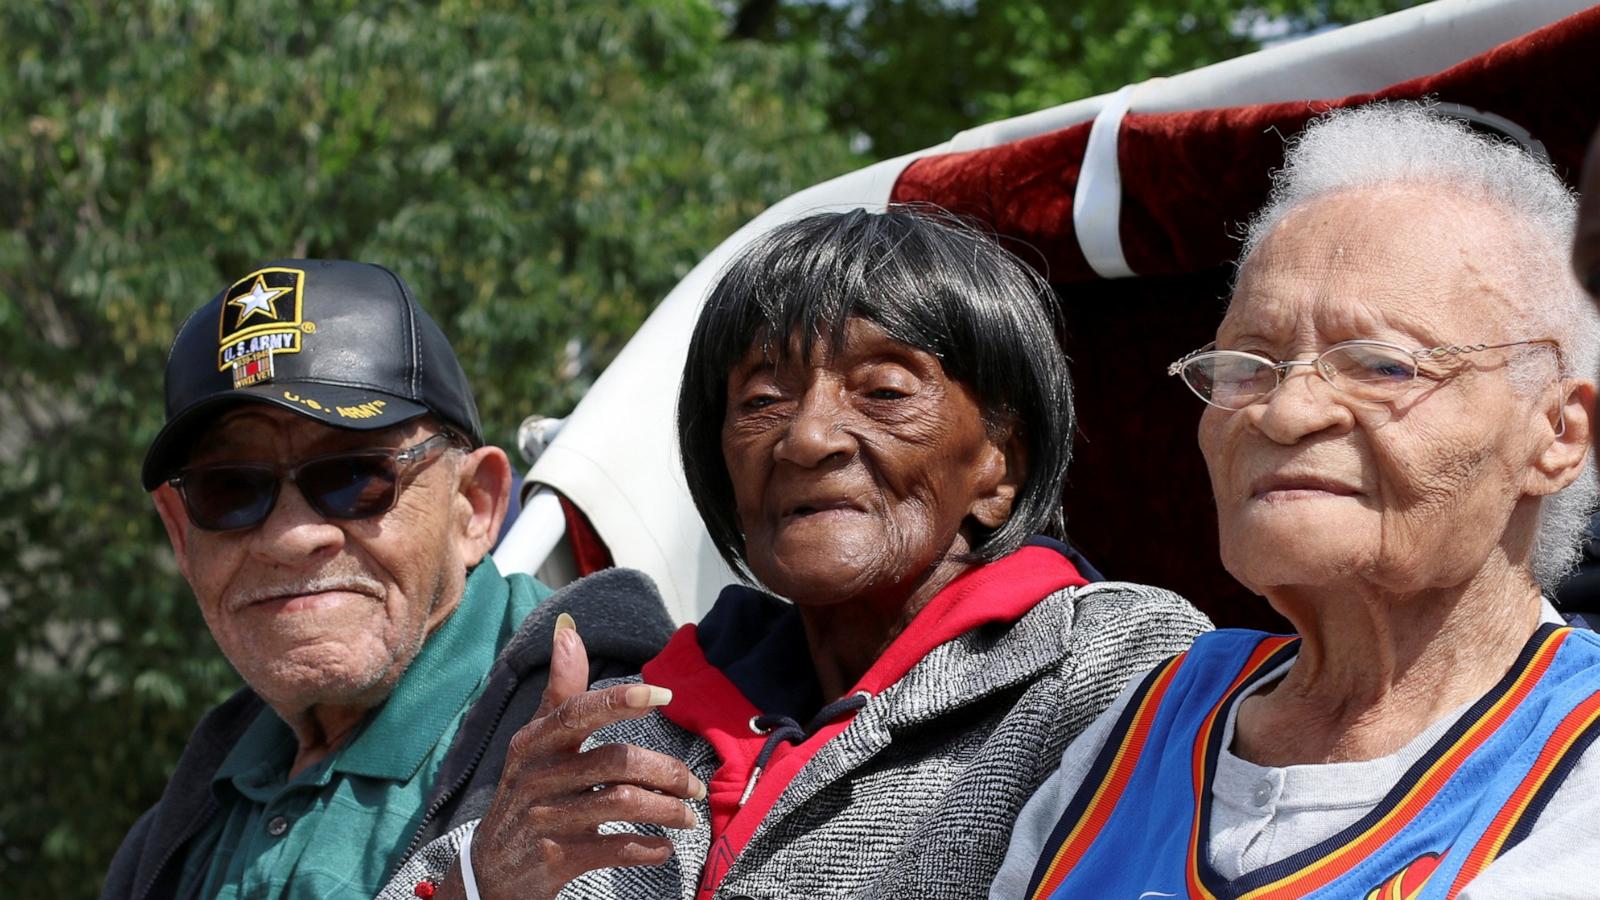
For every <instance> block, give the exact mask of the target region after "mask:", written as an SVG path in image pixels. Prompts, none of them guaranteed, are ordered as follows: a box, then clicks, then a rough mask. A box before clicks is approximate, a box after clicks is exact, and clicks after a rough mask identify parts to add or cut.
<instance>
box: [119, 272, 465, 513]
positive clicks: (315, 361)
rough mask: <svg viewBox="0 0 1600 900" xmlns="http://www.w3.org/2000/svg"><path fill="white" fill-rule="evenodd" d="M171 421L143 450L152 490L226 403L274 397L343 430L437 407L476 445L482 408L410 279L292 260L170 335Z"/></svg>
mask: <svg viewBox="0 0 1600 900" xmlns="http://www.w3.org/2000/svg"><path fill="white" fill-rule="evenodd" d="M166 376H167V378H166V412H167V422H166V425H165V426H164V427H163V428H162V429H161V432H160V433H159V434H157V435H156V439H155V441H154V442H153V443H151V445H150V450H149V452H148V453H146V454H145V459H144V472H143V476H142V478H143V481H144V487H145V490H154V489H155V488H156V486H157V485H159V484H161V482H163V481H165V480H166V479H167V478H169V477H171V476H172V475H173V474H174V473H175V472H176V470H177V469H178V468H179V467H181V466H182V465H183V463H184V462H185V461H186V459H187V454H188V450H189V448H190V446H191V442H192V440H193V439H194V437H195V436H196V434H197V433H198V432H199V431H200V430H201V429H202V428H204V426H205V425H206V424H208V423H209V422H210V421H211V420H212V419H213V418H214V417H215V416H216V415H218V414H220V413H221V412H223V411H224V410H225V409H226V408H227V407H228V406H230V405H231V404H234V403H240V402H255V403H270V404H273V405H275V406H279V407H282V408H284V409H287V410H290V411H292V412H295V413H298V414H300V415H303V416H306V417H308V418H311V419H315V420H317V421H319V422H322V423H324V424H327V425H331V426H333V427H335V428H350V429H356V430H364V431H367V430H376V429H380V428H388V427H390V426H393V425H398V424H400V423H402V422H406V421H409V420H411V419H414V418H416V417H418V416H421V415H425V414H429V413H431V414H433V415H435V416H437V417H438V418H439V419H440V420H441V421H443V422H444V423H445V424H447V425H449V426H451V427H452V428H454V429H455V430H457V431H459V432H460V433H461V434H462V436H463V437H465V438H467V439H468V440H469V441H471V442H472V444H473V446H479V445H481V444H482V443H483V427H482V425H481V424H479V421H478V408H477V404H476V403H475V402H474V401H473V399H472V390H471V388H470V387H468V385H467V377H466V373H464V372H463V371H462V370H461V364H460V362H459V361H457V360H456V355H455V351H453V350H451V349H450V343H449V341H447V340H445V336H444V333H443V332H441V331H440V330H439V326H438V325H436V324H434V321H433V319H431V318H429V317H428V314H427V313H426V312H424V311H423V309H422V307H421V306H419V305H418V304H417V300H416V298H415V297H414V296H412V294H411V289H410V288H408V287H407V286H406V284H405V282H403V281H401V280H400V278H399V276H397V275H395V274H394V273H393V272H391V271H389V270H388V269H385V268H383V267H382V266H374V265H369V264H367V263H357V262H345V261H342V260H312V259H289V260H280V261H276V262H270V263H267V264H265V265H263V266H261V267H260V268H258V269H256V270H255V271H253V272H251V273H249V274H248V275H245V276H244V277H243V278H240V279H239V280H237V281H235V282H234V283H233V284H231V285H229V286H228V287H227V288H226V289H225V290H223V291H222V292H221V293H220V294H218V295H217V296H215V297H213V298H211V302H209V303H207V304H206V305H205V306H202V307H201V308H200V309H198V310H197V311H195V313H194V314H193V315H191V316H190V317H189V318H188V320H187V321H185V322H184V323H183V327H182V328H180V329H179V331H178V337H177V339H176V340H174V341H173V342H172V352H171V354H170V355H169V356H168V357H167V372H166Z"/></svg>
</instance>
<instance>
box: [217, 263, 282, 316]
mask: <svg viewBox="0 0 1600 900" xmlns="http://www.w3.org/2000/svg"><path fill="white" fill-rule="evenodd" d="M289 290H290V289H289V288H286V287H281V288H275V287H267V277H266V276H265V275H257V276H256V283H255V284H253V285H251V286H250V292H249V293H246V294H240V295H239V296H237V297H235V298H233V299H232V300H229V301H228V305H229V306H237V307H239V324H240V325H243V324H244V321H245V320H246V319H248V318H250V317H251V316H253V315H255V314H256V313H260V314H262V315H264V316H266V317H267V318H269V319H276V318H277V317H278V307H277V306H275V305H274V301H276V300H277V299H278V298H279V297H281V296H283V295H284V294H287V293H289Z"/></svg>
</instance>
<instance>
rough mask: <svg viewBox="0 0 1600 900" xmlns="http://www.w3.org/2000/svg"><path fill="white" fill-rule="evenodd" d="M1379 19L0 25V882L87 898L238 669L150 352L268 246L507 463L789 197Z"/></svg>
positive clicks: (43, 8)
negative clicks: (382, 328) (400, 298)
mask: <svg viewBox="0 0 1600 900" xmlns="http://www.w3.org/2000/svg"><path fill="white" fill-rule="evenodd" d="M1402 5H1408V4H1407V3H1406V2H1404V0H1327V2H1314V0H1263V2H1260V3H1252V4H1241V3H1237V2H1229V0H1191V2H1176V0H1101V2H1096V3H1092V4H1091V3H1079V4H1071V5H1068V4H1035V3H1026V2H1021V0H1002V2H984V0H971V2H959V0H862V2H844V0H825V2H801V0H797V2H778V0H747V2H743V3H731V2H723V3H714V2H709V0H678V2H667V0H632V2H628V0H569V2H561V0H527V2H511V0H442V2H438V3H422V2H408V0H391V2H367V3H357V2H353V0H318V2H309V0H188V2H180V0H140V2H134V0H39V2H27V3H8V4H4V5H3V6H0V685H4V699H3V702H4V707H3V708H0V878H4V879H6V883H8V884H11V885H12V886H13V890H21V891H22V892H23V894H24V895H26V896H49V897H55V898H80V897H92V896H94V895H95V893H96V891H97V889H98V884H99V881H100V878H101V875H102V873H103V872H104V869H105V866H106V864H107V863H108V862H109V860H110V856H111V854H112V852H113V850H114V849H115V847H116V845H117V843H118V841H119V840H120V838H121V836H122V834H123V833H124V832H125V831H126V829H127V828H128V827H129V825H130V824H131V823H132V821H133V820H134V818H136V817H137V815H138V814H139V812H141V811H142V810H143V809H144V808H146V807H147V806H149V805H150V804H151V803H153V802H154V801H155V799H156V797H157V796H159V793H160V790H161V787H162V785H163V784H164V783H165V780H166V777H167V775H168V773H169V772H170V768H171V766H172V765H173V763H174V762H175V761H176V759H177V756H178V753H179V751H180V750H181V748H182V746H183V742H184V741H185V739H186V738H187V736H188V733H189V730H190V729H191V728H192V727H193V724H194V722H195V721H196V720H197V719H198V717H199V715H200V713H201V712H202V711H203V710H204V709H205V708H206V707H207V706H209V705H210V704H212V703H215V702H216V701H218V700H219V699H221V698H222V697H224V696H226V695H227V694H228V693H229V692H230V691H231V690H233V689H234V688H235V687H237V678H236V676H235V675H234V674H233V673H232V670H231V669H230V668H229V667H228V665H227V663H226V662H225V661H224V660H223V659H222V658H221V657H220V656H219V655H218V654H217V652H216V650H215V647H214V645H213V644H212V642H211V640H210V638H209V636H208V635H207V634H206V631H205V628H204V626H203V624H202V623H201V621H200V617H199V615H198V613H197V612H196V610H195V608H194V605H193V601H192V599H191V597H190V595H189V592H188V590H187V588H186V587H185V586H184V585H183V584H182V582H181V581H180V580H179V579H178V577H177V573H176V571H175V569H174V567H173V565H172V562H171V558H170V554H169V551H168V549H167V546H166V542H165V538H164V535H163V534H162V533H161V529H160V526H159V524H158V522H157V520H156V517H155V516H154V515H153V514H152V511H151V509H150V506H149V501H148V499H147V498H146V497H145V496H144V495H143V491H141V490H140V488H139V482H138V469H139V463H140V460H141V458H142V455H143V452H144V448H145V446H146V445H147V444H148V442H149V440H150V438H151V437H152V436H153V434H154V432H155V430H156V429H157V428H158V427H159V425H160V422H161V415H162V412H161V410H162V399H161V398H162V392H161V378H162V367H163V363H164V359H165V351H166V347H167V344H168V342H169V341H170V340H171V336H172V334H173V333H174V331H175V330H176V328H177V326H178V324H179V323H180V322H181V321H182V318H183V316H184V315H185V314H186V313H187V312H188V311H189V310H191V309H193V308H195V307H197V306H199V305H200V304H201V303H203V302H204V301H205V300H207V299H208V298H209V297H210V296H211V295H212V294H214V293H215V292H216V291H218V290H220V289H221V288H223V287H224V286H225V285H226V284H228V283H229V282H231V281H232V280H233V279H235V278H237V277H239V276H240V275H242V274H244V273H245V272H247V271H249V270H250V269H251V267H252V266H253V265H254V264H256V263H258V262H261V261H264V260H267V259H272V258H277V257H284V256H313V257H347V258H355V259H362V260H367V261H372V262H378V263H382V264H384V265H387V266H390V267H391V268H393V269H395V270H396V271H397V272H399V273H400V274H401V276H402V277H404V278H405V279H406V280H407V281H408V282H410V284H411V285H412V287H413V289H414V290H415V292H416V293H417V295H418V297H419V298H421V300H422V302H423V304H424V305H425V306H427V307H428V309H429V310H430V311H431V312H432V313H433V315H434V316H435V318H436V319H437V320H438V321H439V322H440V324H441V325H442V326H443V328H444V330H445V332H446V333H447V334H449V335H450V336H451V337H452V339H453V341H454V343H455V346H456V349H457V352H458V353H459V355H460V357H461V359H462V362H463V364H464V365H465V366H466V368H467V371H468V374H469V376H470V377H471V378H472V381H473V383H474V385H475V386H476V389H477V392H478V401H479V405H480V408H481V410H482V413H483V417H484V421H485V425H486V428H487V430H488V433H489V436H490V439H491V440H493V441H496V442H499V443H502V444H506V445H510V444H512V442H513V435H514V432H515V428H516V425H517V423H518V422H520V421H521V419H522V418H523V417H524V416H525V415H528V414H530V413H534V412H539V413H544V414H549V415H562V414H565V413H566V412H567V411H568V410H569V409H570V408H571V406H572V405H573V404H574V403H575V402H576V401H577V399H578V398H579V397H580V396H581V394H582V391H583V389H584V387H585V386H586V385H587V384H588V383H589V380H590V379H592V377H593V375H594V374H595V372H597V371H598V370H599V369H601V368H603V366H604V364H605V363H606V361H608V360H609V359H610V358H611V357H612V356H614V355H615V353H616V352H617V350H618V349H620V347H621V346H622V344H623V343H624V342H625V341H626V340H627V338H628V336H629V335H630V334H632V332H633V330H634V329H635V328H636V327H637V326H638V325H639V323H640V322H641V321H642V320H643V318H644V316H645V315H646V314H647V313H648V312H649V310H650V308H651V306H652V305H653V304H654V303H655V302H656V301H657V300H659V299H660V298H661V297H662V296H664V295H665V294H666V292H667V291H668V289H670V288H671V286H672V285H673V284H674V283H675V282H676V281H677V280H678V279H679V278H680V277H681V276H682V275H683V274H685V273H686V272H687V271H688V269H689V268H690V267H691V266H692V265H693V264H694V263H695V262H696V261H697V260H698V259H699V258H700V257H701V256H702V255H703V254H704V253H705V252H707V251H708V250H709V249H711V248H712V247H713V246H715V245H716V243H717V242H718V241H719V240H721V238H723V237H724V236H726V235H727V234H729V233H730V232H732V231H733V230H734V229H735V228H736V227H738V226H739V225H741V224H743V223H744V222H745V221H747V220H748V219H749V218H750V217H752V216H753V215H755V214H756V213H757V212H759V211H760V210H761V209H762V208H763V207H764V206H766V205H767V204H768V203H770V202H772V201H774V200H776V199H778V198H781V197H783V196H785V195H787V194H789V193H792V192H794V191H796V190H798V189H800V188H802V187H805V186H807V185H810V184H813V183H816V182H818V181H821V180H823V179H825V178H827V177H830V176H832V175H836V174H839V173H841V172H844V171H848V170H850V169H852V168H855V167H858V166H860V165H863V164H865V163H867V162H870V161H871V160H872V159H876V158H882V157H886V156H890V155H895V154H898V153H901V152H905V151H908V150H913V149H917V148H919V147H921V146H924V145H928V144H933V143H937V142H938V141H941V140H943V139H945V138H947V137H949V136H950V135H952V134H954V133H955V132H956V131H959V130H961V129H963V128H967V127H970V126H972V125H975V124H978V123H980V122H982V121H986V120H989V119H993V118H998V117H1003V116H1007V115H1012V114H1016V113H1020V112H1026V111H1030V110H1033V109H1037V108H1041V107H1045V106H1049V105H1053V104H1056V103H1061V102H1065V101H1068V100H1072V99H1076V98H1077V97H1080V96H1083V95H1086V94H1092V93H1097V92H1100V91H1105V90H1111V89H1115V88H1116V87H1119V86H1120V85H1121V84H1123V83H1124V82H1127V81H1133V80H1139V79H1142V78H1145V77H1148V76H1150V75H1153V74H1167V73H1173V72H1179V71H1183V70H1186V69H1189V68H1192V67H1194V66H1196V65H1200V64H1204V63H1207V62H1212V61H1215V60H1217V59H1222V58H1226V57H1228V56H1232V55H1235V54H1237V53H1240V52H1245V51H1248V50H1250V49H1253V48H1254V47H1255V46H1256V45H1257V44H1258V43H1259V42H1260V41H1261V40H1262V39H1281V38H1285V37H1292V36H1294V35H1296V34H1300V33H1304V32H1305V31H1308V30H1314V29H1317V28H1321V27H1325V26H1326V25H1328V24H1329V23H1335V22H1339V21H1347V20H1351V19H1354V18H1362V17H1365V16H1369V15H1373V14H1377V13H1378V12H1381V11H1384V10H1386V9H1389V8H1393V7H1397V6H1402Z"/></svg>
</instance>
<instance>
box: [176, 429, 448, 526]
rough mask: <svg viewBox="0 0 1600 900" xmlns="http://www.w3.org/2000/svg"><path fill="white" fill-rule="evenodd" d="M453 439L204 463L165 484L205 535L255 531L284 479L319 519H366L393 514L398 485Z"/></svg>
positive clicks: (269, 511) (445, 435)
mask: <svg viewBox="0 0 1600 900" xmlns="http://www.w3.org/2000/svg"><path fill="white" fill-rule="evenodd" d="M454 442H455V436H454V435H452V434H450V433H449V432H441V433H439V434H436V435H434V436H432V437H430V438H428V439H427V440H424V441H422V442H421V443H418V444H413V445H412V446H410V447H405V448H403V449H391V450H381V449H373V450H356V451H353V452H347V453H330V454H328V455H327V456H318V457H315V458H314V459H308V460H306V461H305V462H302V463H298V464H296V465H292V466H288V465H282V464H278V465H271V464H268V463H236V462H222V463H208V464H205V465H199V466H190V467H189V468H186V469H184V470H182V471H180V472H179V473H178V474H176V475H174V476H172V477H171V478H169V479H167V483H168V484H170V485H172V486H173V487H174V488H176V489H177V491H178V494H179V495H180V496H182V497H183V507H184V509H185V510H187V511H188V513H189V521H191V522H193V523H194V525H195V527H196V528H203V529H205V530H206V531H234V530H236V529H240V528H254V527H255V526H257V525H260V524H261V523H262V522H265V521H266V520H267V516H270V515H272V508H273V506H275V505H277V502H278V487H279V485H281V484H282V483H283V479H284V478H285V477H287V478H288V479H289V480H290V481H292V482H294V485H295V487H297V488H299V489H300V496H302V497H304V498H306V503H307V504H309V505H310V506H311V508H312V509H314V510H316V511H317V513H318V514H319V515H322V516H325V517H327V518H329V519H366V518H370V517H372V516H376V515H381V514H383V513H386V512H388V511H389V510H391V509H393V508H394V504H395V501H396V500H397V499H399V497H400V480H401V478H403V477H404V476H405V474H406V473H407V472H408V471H410V470H411V469H413V468H415V467H417V466H419V465H422V464H423V463H424V462H426V461H427V460H428V459H429V458H430V457H431V456H433V455H434V451H435V450H444V449H446V448H448V447H450V446H451V444H453V443H454Z"/></svg>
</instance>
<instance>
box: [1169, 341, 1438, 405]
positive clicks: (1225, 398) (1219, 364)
mask: <svg viewBox="0 0 1600 900" xmlns="http://www.w3.org/2000/svg"><path fill="white" fill-rule="evenodd" d="M1315 365H1316V368H1317V371H1318V374H1320V375H1321V376H1322V377H1323V378H1325V379H1327V381H1328V382H1329V383H1330V384H1332V385H1334V386H1335V387H1338V388H1340V389H1341V390H1344V391H1347V392H1349V393H1351V394H1354V395H1356V396H1358V397H1361V398H1363V399H1368V400H1382V399H1391V398H1393V397H1394V396H1395V394H1396V392H1397V391H1398V390H1400V389H1402V388H1404V387H1405V386H1406V385H1407V384H1409V383H1410V382H1411V379H1412V378H1414V377H1415V376H1416V373H1417V364H1416V361H1415V360H1414V359H1413V358H1412V357H1411V355H1410V354H1409V353H1406V352H1405V351H1403V350H1401V349H1400V348H1398V347H1388V346H1385V345H1382V344H1369V343H1350V344H1345V345H1341V346H1337V347H1333V348H1330V349H1329V350H1328V351H1327V352H1325V353H1323V354H1322V355H1321V356H1320V357H1318V358H1317V360H1316V363H1315ZM1281 368H1282V364H1279V365H1278V366H1274V365H1273V364H1272V363H1271V362H1269V361H1267V360H1266V359H1263V358H1261V357H1258V356H1253V355H1251V354H1247V353H1239V352H1235V351H1231V350H1218V351H1214V352H1212V353H1204V354H1201V355H1200V356H1197V357H1195V358H1194V359H1193V360H1191V361H1190V362H1189V364H1188V365H1187V366H1185V367H1184V369H1183V377H1184V380H1185V381H1187V382H1188V384H1189V387H1190V388H1191V389H1193V390H1194V392H1195V393H1196V394H1199V395H1200V397H1201V399H1203V400H1205V401H1206V402H1208V403H1212V404H1215V405H1217V406H1221V407H1224V408H1226V409H1243V408H1244V407H1246V406H1249V405H1250V404H1252V403H1255V402H1256V401H1258V400H1261V399H1263V398H1265V397H1266V396H1267V395H1268V394H1270V393H1272V392H1273V390H1275V389H1276V388H1277V386H1278V383H1279V371H1280V369H1281Z"/></svg>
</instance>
